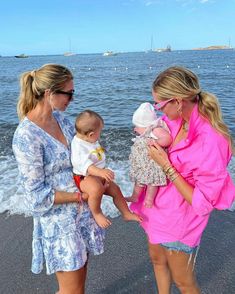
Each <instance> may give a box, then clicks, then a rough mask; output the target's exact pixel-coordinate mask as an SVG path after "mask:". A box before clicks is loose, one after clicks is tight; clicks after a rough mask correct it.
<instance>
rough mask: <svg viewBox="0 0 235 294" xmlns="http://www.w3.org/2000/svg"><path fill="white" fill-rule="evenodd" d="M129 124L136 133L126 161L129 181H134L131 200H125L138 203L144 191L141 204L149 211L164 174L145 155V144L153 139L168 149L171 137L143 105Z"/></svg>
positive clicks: (129, 198)
mask: <svg viewBox="0 0 235 294" xmlns="http://www.w3.org/2000/svg"><path fill="white" fill-rule="evenodd" d="M132 123H133V124H134V126H135V128H134V131H135V133H136V134H137V136H136V138H135V139H133V141H134V144H133V145H132V147H131V154H130V157H129V160H130V179H131V181H132V182H134V189H133V192H132V196H131V197H127V198H126V200H127V201H130V202H138V199H139V197H140V196H141V194H143V193H144V192H145V200H144V205H145V207H147V208H151V207H152V205H153V202H154V198H155V196H156V194H157V191H158V187H159V186H164V185H166V183H167V179H166V175H165V173H164V172H163V171H162V169H161V167H160V166H158V165H157V164H156V162H155V161H154V160H153V159H151V158H149V156H148V144H149V143H150V141H151V140H156V141H157V143H158V144H159V145H160V146H162V147H168V146H169V145H170V144H171V142H172V138H171V135H170V131H169V129H168V127H167V125H166V123H165V122H164V121H163V120H162V119H161V118H157V115H156V113H155V111H154V107H153V106H152V105H151V104H150V103H148V102H146V103H142V104H141V105H140V106H139V108H138V109H137V110H136V111H135V112H134V114H133V118H132Z"/></svg>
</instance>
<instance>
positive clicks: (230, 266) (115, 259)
mask: <svg viewBox="0 0 235 294" xmlns="http://www.w3.org/2000/svg"><path fill="white" fill-rule="evenodd" d="M0 220H1V229H0V238H1V243H0V264H1V267H0V277H1V284H0V293H7V294H45V293H46V294H47V293H48V294H54V293H55V292H56V291H57V283H56V279H55V276H54V275H51V276H48V275H46V274H45V270H44V271H43V272H42V273H41V274H39V275H34V274H32V273H31V271H30V267H31V241H32V238H31V234H32V218H29V217H27V218H25V217H24V216H20V215H13V216H7V214H1V215H0ZM234 223H235V213H234V212H230V211H214V212H213V213H212V215H211V218H210V221H209V224H208V227H207V229H206V231H205V232H204V235H203V238H202V243H201V247H200V250H199V255H198V257H197V261H196V266H195V270H196V275H197V279H198V283H199V285H200V287H201V290H202V292H203V293H204V294H221V293H235V283H234V279H235V266H234V265H235V255H234V250H233V248H234V243H235V230H234ZM122 293H128V294H132V293H136V294H155V293H156V286H155V281H154V274H153V270H152V265H151V263H150V261H149V257H148V253H147V243H146V237H145V234H144V232H143V230H142V229H141V228H140V227H139V225H138V224H136V223H125V222H123V221H122V219H121V218H120V217H118V218H115V219H112V226H111V227H110V228H109V229H108V230H107V232H106V241H105V253H104V254H102V255H100V256H91V258H90V262H89V266H88V279H87V285H86V294H122ZM176 293H178V291H177V290H175V288H173V291H172V294H176Z"/></svg>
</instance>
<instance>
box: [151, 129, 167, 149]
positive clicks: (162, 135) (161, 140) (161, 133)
mask: <svg viewBox="0 0 235 294" xmlns="http://www.w3.org/2000/svg"><path fill="white" fill-rule="evenodd" d="M152 133H153V134H154V136H156V137H157V138H158V139H157V143H158V144H159V145H160V146H161V147H167V146H169V145H170V144H171V142H172V138H171V135H170V133H169V132H168V131H167V130H165V129H163V128H161V127H157V128H154V129H153V130H152Z"/></svg>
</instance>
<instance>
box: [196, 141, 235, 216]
mask: <svg viewBox="0 0 235 294" xmlns="http://www.w3.org/2000/svg"><path fill="white" fill-rule="evenodd" d="M217 139H218V138H217ZM201 148H202V150H201V152H199V154H201V156H200V158H198V161H197V162H198V164H197V168H195V170H194V171H193V177H194V181H195V188H194V192H193V198H192V207H193V209H194V211H195V212H196V213H197V214H198V215H206V214H209V213H210V212H211V211H212V210H213V209H214V208H216V209H221V210H222V209H227V208H229V207H230V206H231V204H232V202H233V200H234V198H235V186H234V184H233V182H232V179H231V177H230V175H229V173H228V171H227V164H228V162H229V160H230V158H231V153H230V150H229V147H228V144H227V142H226V140H225V139H222V140H216V139H215V140H214V142H213V144H210V143H209V144H208V142H204V143H203V144H202V146H201ZM198 151H199V150H198Z"/></svg>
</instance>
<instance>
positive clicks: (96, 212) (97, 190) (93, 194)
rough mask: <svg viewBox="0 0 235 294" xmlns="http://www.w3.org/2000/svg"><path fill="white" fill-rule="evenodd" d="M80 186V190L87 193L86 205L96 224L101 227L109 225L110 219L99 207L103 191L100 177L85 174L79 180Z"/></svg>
mask: <svg viewBox="0 0 235 294" xmlns="http://www.w3.org/2000/svg"><path fill="white" fill-rule="evenodd" d="M80 188H81V191H82V192H86V193H87V194H88V195H89V196H88V205H89V207H90V210H91V213H92V215H93V217H94V219H95V221H96V222H97V224H98V225H99V226H100V227H101V228H107V227H108V226H110V225H111V222H110V220H109V219H108V218H106V217H105V216H104V215H103V213H102V211H101V208H100V204H101V199H102V196H103V194H104V191H105V189H104V184H103V183H102V180H101V178H99V177H95V176H87V177H85V179H84V180H82V181H81V183H80Z"/></svg>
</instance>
